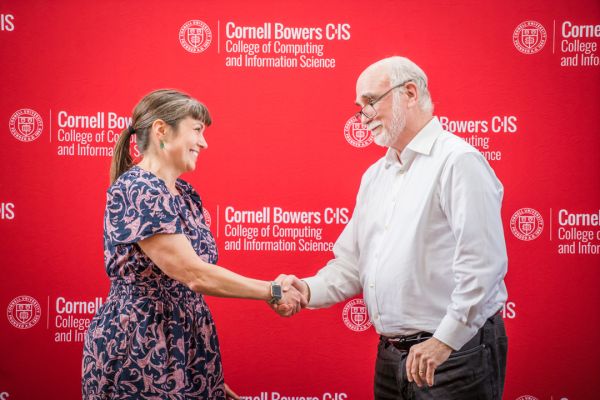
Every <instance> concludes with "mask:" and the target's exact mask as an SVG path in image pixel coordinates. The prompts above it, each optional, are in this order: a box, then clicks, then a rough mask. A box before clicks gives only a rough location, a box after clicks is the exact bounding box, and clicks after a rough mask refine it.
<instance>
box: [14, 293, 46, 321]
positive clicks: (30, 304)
mask: <svg viewBox="0 0 600 400" xmlns="http://www.w3.org/2000/svg"><path fill="white" fill-rule="evenodd" d="M41 314H42V309H41V307H40V303H38V302H37V300H36V299H34V298H33V297H29V296H19V297H17V298H15V299H14V300H13V301H11V302H10V304H9V305H8V308H7V309H6V315H7V317H8V321H9V322H10V323H11V324H12V326H14V327H15V328H19V329H29V328H31V327H32V326H34V325H35V324H37V323H38V321H39V320H40V315H41Z"/></svg>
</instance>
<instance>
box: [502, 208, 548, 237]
mask: <svg viewBox="0 0 600 400" xmlns="http://www.w3.org/2000/svg"><path fill="white" fill-rule="evenodd" d="M510 230H511V231H512V233H513V235H515V237H516V238H517V239H521V240H533V239H536V238H537V237H538V236H540V234H541V233H542V231H543V230H544V220H543V219H542V216H541V214H540V213H539V212H537V211H536V210H534V209H533V208H521V209H520V210H517V211H516V212H515V213H514V214H513V216H512V217H511V219H510Z"/></svg>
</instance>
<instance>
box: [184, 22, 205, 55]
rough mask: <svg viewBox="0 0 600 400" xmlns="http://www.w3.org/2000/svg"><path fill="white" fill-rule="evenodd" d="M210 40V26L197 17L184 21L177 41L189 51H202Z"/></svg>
mask: <svg viewBox="0 0 600 400" xmlns="http://www.w3.org/2000/svg"><path fill="white" fill-rule="evenodd" d="M211 41H212V33H211V31H210V28H209V27H208V25H206V24H205V23H204V22H202V21H200V20H199V19H193V20H191V21H188V22H186V23H185V24H183V26H182V27H181V29H180V30H179V43H181V45H182V46H183V48H184V49H186V50H187V51H189V52H190V53H202V52H203V51H204V50H206V49H207V48H208V46H210V42H211Z"/></svg>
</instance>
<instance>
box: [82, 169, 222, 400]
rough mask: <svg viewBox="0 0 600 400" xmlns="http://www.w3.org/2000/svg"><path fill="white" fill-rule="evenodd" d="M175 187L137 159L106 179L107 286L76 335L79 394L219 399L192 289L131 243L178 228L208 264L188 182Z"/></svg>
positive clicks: (211, 247)
mask: <svg viewBox="0 0 600 400" xmlns="http://www.w3.org/2000/svg"><path fill="white" fill-rule="evenodd" d="M176 187H177V189H178V191H179V195H173V194H171V193H170V192H169V190H168V189H167V186H166V185H165V183H164V182H163V181H162V180H161V179H160V178H158V177H157V176H155V175H153V174H152V173H150V172H147V171H145V170H143V169H141V168H139V167H137V166H134V167H132V168H131V169H130V170H128V171H127V172H125V173H124V174H123V175H121V176H120V177H119V178H118V179H117V181H115V183H114V184H113V185H112V186H111V187H110V188H109V190H108V193H107V202H106V211H105V215H104V260H105V264H106V272H107V274H108V276H109V278H110V280H111V288H110V293H109V296H108V299H107V301H106V303H104V304H103V306H102V307H101V308H100V309H99V310H98V313H97V314H96V316H95V317H94V319H93V320H92V321H91V324H90V326H89V329H88V331H87V333H86V336H85V341H84V347H83V366H82V393H83V398H84V399H225V391H224V385H223V372H222V367H221V355H220V352H219V343H218V339H217V334H216V330H215V326H214V322H213V319H212V316H211V314H210V311H209V309H208V307H207V305H206V303H205V302H204V298H203V296H202V295H201V294H197V293H194V292H193V291H191V290H190V289H189V288H187V287H186V286H185V285H183V284H181V283H180V282H178V281H175V280H173V279H171V278H169V277H168V276H167V275H165V274H164V273H163V272H162V271H161V270H160V269H159V268H158V267H157V266H156V265H155V264H154V263H153V262H152V260H150V258H148V257H147V256H146V255H145V254H144V253H143V252H142V251H141V249H140V247H139V246H138V245H137V242H138V241H140V240H143V239H146V238H149V237H150V236H152V235H155V234H159V233H162V234H169V233H171V234H184V235H185V236H186V237H187V238H188V239H189V241H190V242H191V244H192V246H193V247H194V249H195V250H196V253H197V254H198V255H199V256H200V257H201V258H202V259H203V260H204V261H206V262H209V263H213V264H214V263H216V261H217V248H216V244H215V241H214V238H213V236H212V234H211V233H210V230H209V229H208V227H207V226H206V224H205V221H204V216H203V214H202V201H201V200H200V197H199V196H198V194H197V193H196V192H195V191H194V189H193V188H192V187H191V185H189V184H188V183H186V182H185V181H183V180H181V179H178V180H177V183H176Z"/></svg>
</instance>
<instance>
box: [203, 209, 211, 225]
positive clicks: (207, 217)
mask: <svg viewBox="0 0 600 400" xmlns="http://www.w3.org/2000/svg"><path fill="white" fill-rule="evenodd" d="M202 215H203V216H204V225H206V227H207V228H210V223H211V219H210V213H209V212H208V210H207V209H206V208H205V207H202Z"/></svg>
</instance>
